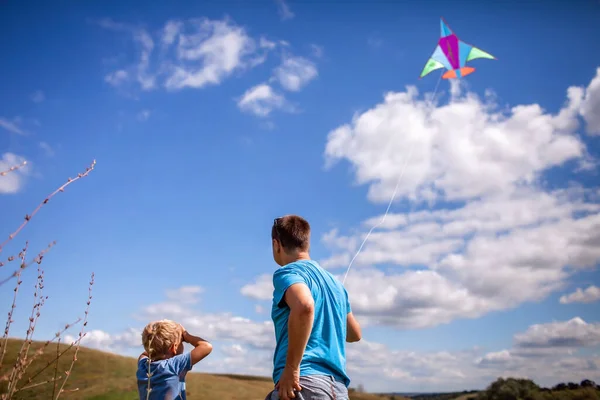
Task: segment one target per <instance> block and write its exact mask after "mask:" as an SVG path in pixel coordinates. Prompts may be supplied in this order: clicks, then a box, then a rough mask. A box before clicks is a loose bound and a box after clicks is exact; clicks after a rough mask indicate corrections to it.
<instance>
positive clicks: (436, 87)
mask: <svg viewBox="0 0 600 400" xmlns="http://www.w3.org/2000/svg"><path fill="white" fill-rule="evenodd" d="M442 72H443V71H442ZM441 80H442V74H440V77H439V78H438V81H437V83H436V85H435V89H434V90H433V94H432V95H431V98H430V99H429V104H427V107H426V108H429V107H431V104H432V103H433V100H434V99H435V96H436V94H437V90H438V87H439V86H440V82H441ZM382 123H383V121H382V122H380V123H379V125H381V124H382ZM378 127H379V126H378ZM392 137H393V136H390V139H389V140H388V146H386V148H387V147H389V142H391V140H392ZM414 148H415V142H414V141H413V143H412V144H411V146H410V149H409V151H408V155H407V157H406V160H405V161H404V165H403V166H402V170H401V171H400V176H399V177H398V180H397V181H396V187H395V188H394V191H393V193H392V197H391V198H390V201H389V203H388V206H387V209H386V210H385V213H384V214H383V217H382V218H381V220H380V221H379V222H378V223H377V224H375V225H373V226H372V227H371V229H369V232H368V233H367V236H365V238H364V240H363V242H362V243H361V245H360V247H359V248H358V251H357V252H356V254H354V257H352V260H350V264H349V265H348V269H347V270H346V274H344V280H343V281H342V285H343V284H345V283H346V278H347V277H348V273H349V272H350V268H351V267H352V264H353V263H354V260H356V257H358V255H359V254H360V252H361V251H362V248H363V246H364V245H365V243H366V242H367V240H368V239H369V236H371V233H372V232H373V230H374V229H375V228H377V227H379V226H380V225H381V224H383V223H384V222H385V219H386V217H387V215H388V213H389V211H390V207H391V206H392V203H393V202H394V199H395V198H396V193H397V192H398V188H399V187H400V181H401V180H402V177H403V176H404V172H405V171H406V166H407V165H408V162H409V161H410V157H411V156H412V153H413V151H414Z"/></svg>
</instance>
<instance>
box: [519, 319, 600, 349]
mask: <svg viewBox="0 0 600 400" xmlns="http://www.w3.org/2000/svg"><path fill="white" fill-rule="evenodd" d="M599 344H600V323H587V322H585V321H584V320H583V319H581V318H579V317H575V318H573V319H571V320H569V321H564V322H552V323H547V324H536V325H532V326H530V327H529V329H527V331H525V332H523V333H520V334H517V335H515V345H516V346H517V347H521V348H564V347H569V348H580V347H593V346H597V345H599Z"/></svg>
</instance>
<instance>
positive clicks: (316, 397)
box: [265, 375, 349, 400]
mask: <svg viewBox="0 0 600 400" xmlns="http://www.w3.org/2000/svg"><path fill="white" fill-rule="evenodd" d="M300 387H301V388H302V390H301V391H299V392H294V393H295V394H296V398H295V400H349V397H348V389H347V388H346V385H344V384H343V383H342V382H338V381H336V380H335V379H333V377H331V376H329V375H309V376H301V377H300ZM265 400H279V393H277V390H273V391H272V392H271V393H269V394H268V395H267V397H265Z"/></svg>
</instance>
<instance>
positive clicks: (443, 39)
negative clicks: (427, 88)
mask: <svg viewBox="0 0 600 400" xmlns="http://www.w3.org/2000/svg"><path fill="white" fill-rule="evenodd" d="M440 24H441V34H440V40H439V41H438V45H437V46H436V48H435V50H434V51H433V54H432V55H431V57H430V58H429V60H427V64H425V68H423V71H422V72H421V76H420V77H419V79H421V78H422V77H424V76H425V75H427V74H429V73H430V72H431V71H435V70H436V69H440V68H446V69H447V70H448V71H446V72H445V73H444V75H442V78H443V79H454V78H461V77H463V76H467V75H469V74H472V73H473V72H475V68H473V67H467V66H465V64H466V63H467V61H471V60H474V59H476V58H489V59H492V60H495V59H496V57H494V56H493V55H491V54H489V53H486V52H485V51H483V50H481V49H478V48H477V47H475V46H472V45H470V44H467V43H465V42H463V41H462V40H460V39H459V38H458V37H457V36H456V34H455V33H454V32H452V30H451V29H450V28H449V27H448V24H446V21H444V18H441V19H440Z"/></svg>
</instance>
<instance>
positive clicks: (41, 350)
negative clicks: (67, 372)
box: [0, 318, 81, 392]
mask: <svg viewBox="0 0 600 400" xmlns="http://www.w3.org/2000/svg"><path fill="white" fill-rule="evenodd" d="M79 322H81V318H78V319H77V320H76V321H75V322H72V323H70V324H67V325H65V327H64V328H63V329H62V330H60V331H59V332H56V333H55V334H54V337H53V338H52V339H50V340H48V341H46V343H44V345H43V346H41V347H40V348H39V349H37V350H36V351H35V353H34V354H33V356H32V357H31V358H30V359H29V363H28V364H27V366H26V368H25V369H27V368H28V367H29V366H30V365H31V363H32V362H33V361H35V359H36V358H38V357H39V356H41V355H42V354H44V350H45V349H46V347H48V345H50V343H52V342H54V340H55V339H58V340H59V341H60V338H61V336H62V334H63V333H65V332H66V331H67V330H69V329H70V328H72V327H73V326H75V325H77V324H78V323H79ZM74 345H75V342H73V343H71V345H70V346H69V347H67V348H66V349H65V350H64V351H62V352H61V353H60V354H59V355H58V356H57V357H56V358H54V359H52V360H50V361H48V362H47V363H46V365H45V366H44V367H43V368H41V369H40V370H39V371H37V372H36V373H35V374H33V375H32V376H30V377H29V378H27V382H26V383H25V385H29V386H23V387H21V388H19V389H17V392H18V391H19V390H25V389H26V388H27V387H33V386H34V385H30V384H31V382H32V381H33V380H34V379H35V378H37V377H38V375H40V374H41V373H42V372H44V371H45V370H46V368H48V367H49V366H51V365H53V364H56V366H57V368H58V363H57V361H58V359H59V358H60V357H62V355H63V354H65V353H66V352H67V351H69V350H71V348H72V347H73V346H74ZM5 378H7V375H5V376H4V377H2V378H0V381H2V380H4V379H5Z"/></svg>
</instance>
